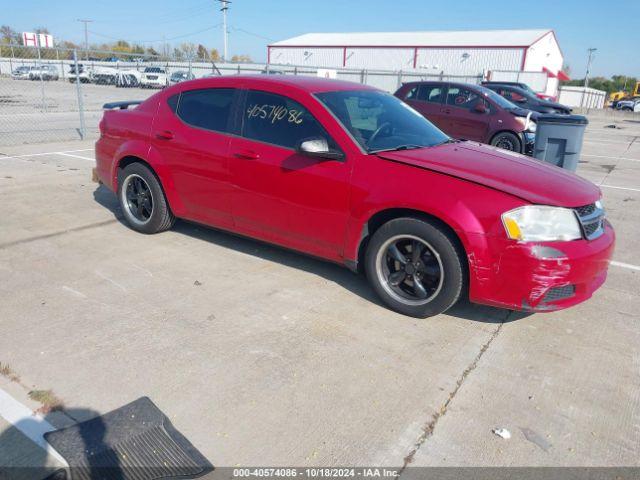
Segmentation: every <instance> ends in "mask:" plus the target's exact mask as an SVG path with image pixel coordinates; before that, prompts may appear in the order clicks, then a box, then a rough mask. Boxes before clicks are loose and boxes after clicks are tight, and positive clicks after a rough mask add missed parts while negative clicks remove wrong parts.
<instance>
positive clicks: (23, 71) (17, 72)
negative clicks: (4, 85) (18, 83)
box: [11, 65, 35, 80]
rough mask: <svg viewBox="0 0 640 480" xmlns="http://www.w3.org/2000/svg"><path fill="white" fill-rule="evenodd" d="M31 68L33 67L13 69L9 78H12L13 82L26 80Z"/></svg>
mask: <svg viewBox="0 0 640 480" xmlns="http://www.w3.org/2000/svg"><path fill="white" fill-rule="evenodd" d="M33 68H35V67H32V66H27V65H20V66H19V67H18V68H16V69H14V70H13V72H11V78H13V79H14V80H28V79H29V73H30V72H31V70H32V69H33Z"/></svg>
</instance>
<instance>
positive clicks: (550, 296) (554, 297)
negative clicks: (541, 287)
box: [542, 285, 576, 303]
mask: <svg viewBox="0 0 640 480" xmlns="http://www.w3.org/2000/svg"><path fill="white" fill-rule="evenodd" d="M575 293H576V286H575V285H565V286H564V287H553V288H550V289H549V290H547V293H545V295H544V298H543V299H542V301H543V302H544V303H549V302H557V301H558V300H563V299H565V298H570V297H573V296H574V295H575Z"/></svg>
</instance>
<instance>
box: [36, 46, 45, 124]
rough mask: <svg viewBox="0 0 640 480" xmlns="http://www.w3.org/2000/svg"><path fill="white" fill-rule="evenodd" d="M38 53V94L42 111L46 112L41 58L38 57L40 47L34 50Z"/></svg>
mask: <svg viewBox="0 0 640 480" xmlns="http://www.w3.org/2000/svg"><path fill="white" fill-rule="evenodd" d="M36 50H37V51H38V68H39V69H40V92H41V94H42V111H44V112H46V111H47V104H46V102H45V99H44V72H43V70H42V57H41V56H40V46H38V47H37V48H36Z"/></svg>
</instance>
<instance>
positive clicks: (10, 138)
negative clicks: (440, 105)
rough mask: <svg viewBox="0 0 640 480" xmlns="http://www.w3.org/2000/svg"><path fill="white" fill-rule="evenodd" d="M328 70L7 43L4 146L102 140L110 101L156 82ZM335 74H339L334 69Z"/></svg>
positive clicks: (392, 82)
mask: <svg viewBox="0 0 640 480" xmlns="http://www.w3.org/2000/svg"><path fill="white" fill-rule="evenodd" d="M334 71H335V77H336V78H337V79H340V80H347V81H352V82H357V83H362V84H367V85H372V86H374V87H377V88H380V89H382V90H387V91H389V92H393V91H395V90H396V89H397V88H398V87H400V85H402V83H405V82H410V81H418V80H449V81H457V82H463V83H479V82H480V81H481V80H482V76H481V75H477V76H456V75H446V74H444V73H440V74H433V73H430V74H426V73H422V72H420V71H385V70H367V69H362V70H353V69H334ZM326 73H328V72H327V71H326V69H324V70H323V69H319V68H315V67H309V66H304V67H302V66H295V65H273V64H271V65H268V64H259V63H242V64H239V63H238V64H233V63H217V62H212V61H205V60H202V59H197V58H196V59H193V60H190V59H185V58H170V57H166V56H145V55H137V54H126V53H122V52H104V51H84V50H83V51H74V50H69V49H63V48H56V49H44V48H43V49H38V48H34V47H24V46H18V45H2V46H0V145H15V144H22V143H37V142H48V141H62V140H71V139H81V138H96V137H97V135H98V123H99V121H100V118H101V117H102V106H103V105H104V104H105V103H107V102H114V101H122V100H144V99H146V98H147V97H149V96H150V95H152V94H153V93H154V92H155V91H156V90H154V89H157V88H162V87H164V86H166V85H169V84H172V83H176V82H180V81H183V80H188V79H193V78H202V77H206V76H217V75H238V74H269V75H308V76H317V75H319V74H320V75H324V74H326ZM329 75H330V76H333V72H329Z"/></svg>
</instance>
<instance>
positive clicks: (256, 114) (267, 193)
mask: <svg viewBox="0 0 640 480" xmlns="http://www.w3.org/2000/svg"><path fill="white" fill-rule="evenodd" d="M315 108H318V107H317V106H316V107H315ZM317 137H322V138H324V139H326V140H327V142H328V143H329V145H330V147H331V148H332V149H338V146H337V145H336V144H335V142H334V141H333V139H332V138H331V137H330V136H329V134H328V133H327V131H326V129H325V128H323V127H322V126H321V125H320V123H319V122H318V121H317V120H316V118H315V117H314V116H313V115H312V114H311V113H310V111H309V109H308V108H306V107H305V106H303V105H302V104H301V103H300V102H297V101H294V100H293V99H291V98H289V97H287V96H284V95H280V94H276V93H273V92H266V91H258V90H248V91H247V92H246V101H245V104H244V109H243V110H242V131H241V136H240V137H235V138H234V139H233V140H232V142H231V147H230V152H231V173H232V177H233V184H234V189H235V191H234V195H233V200H232V213H233V218H234V222H235V224H236V228H237V229H239V230H240V231H242V232H245V233H248V234H251V235H255V236H259V237H262V238H264V239H265V240H268V241H272V242H275V243H280V244H283V245H285V246H288V247H291V248H296V249H299V250H304V251H307V252H309V253H313V254H316V255H320V256H325V257H330V258H335V259H338V258H339V257H340V256H341V255H342V249H343V244H344V238H345V230H346V224H347V217H348V211H349V179H350V171H351V163H350V162H349V159H348V158H345V159H343V160H327V159H319V158H311V157H308V156H305V155H302V154H300V153H298V152H297V151H296V147H297V146H298V145H299V143H300V142H301V141H302V140H304V139H308V138H317Z"/></svg>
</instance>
